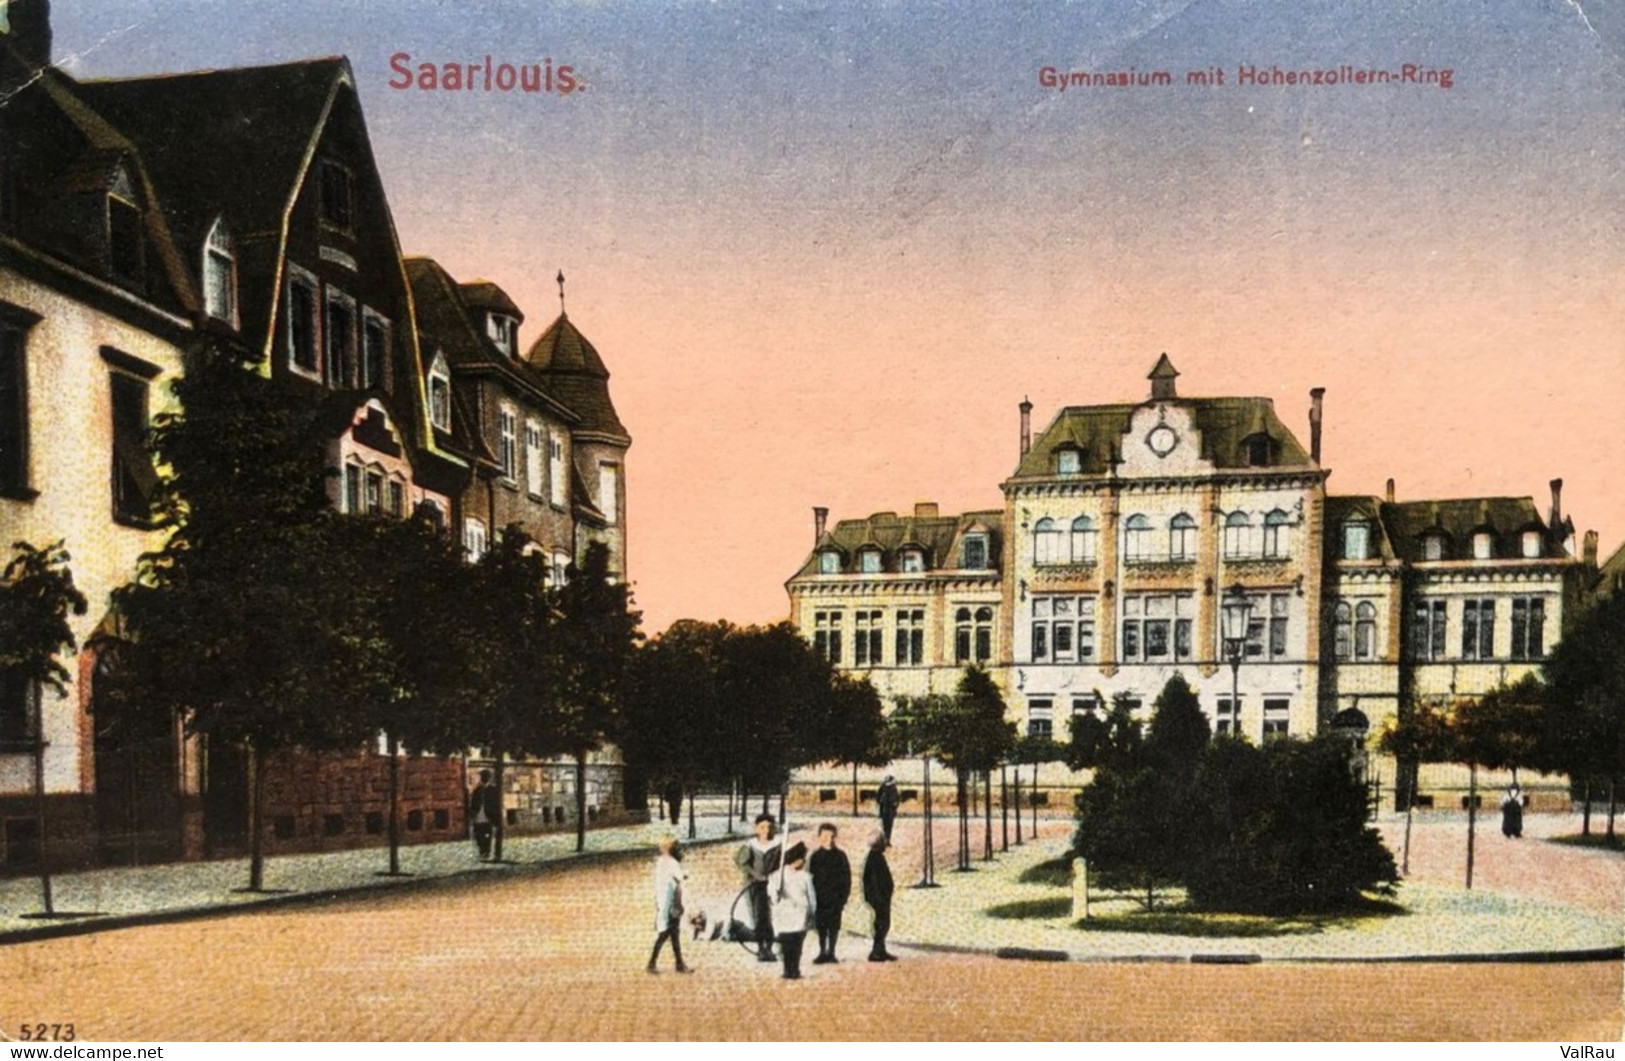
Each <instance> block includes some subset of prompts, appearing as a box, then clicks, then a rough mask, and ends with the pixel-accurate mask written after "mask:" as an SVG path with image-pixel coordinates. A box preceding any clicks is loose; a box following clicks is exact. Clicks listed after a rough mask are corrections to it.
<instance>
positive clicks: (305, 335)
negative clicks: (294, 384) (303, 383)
mask: <svg viewBox="0 0 1625 1061" xmlns="http://www.w3.org/2000/svg"><path fill="white" fill-rule="evenodd" d="M318 331H319V329H318V325H317V321H316V284H315V281H314V280H312V279H309V278H307V277H306V276H305V275H304V274H301V273H290V274H289V276H288V362H289V364H291V365H292V366H293V367H294V368H295V369H297V370H298V371H300V372H303V373H305V374H306V375H310V376H318V375H320V373H321V370H322V359H321V352H320V349H319V348H318V347H317V345H316V339H317V333H318Z"/></svg>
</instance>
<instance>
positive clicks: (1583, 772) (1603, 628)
mask: <svg viewBox="0 0 1625 1061" xmlns="http://www.w3.org/2000/svg"><path fill="white" fill-rule="evenodd" d="M1621 646H1625V594H1615V595H1614V596H1611V597H1608V598H1605V599H1603V600H1601V601H1599V602H1598V603H1597V604H1595V605H1594V606H1593V607H1592V608H1591V609H1590V610H1589V611H1587V612H1586V613H1585V614H1584V615H1582V616H1581V617H1580V619H1579V621H1578V622H1577V623H1576V624H1575V625H1574V627H1573V628H1572V629H1571V630H1569V631H1568V633H1566V634H1565V635H1564V637H1563V640H1562V641H1560V642H1559V643H1558V645H1557V647H1556V648H1555V649H1554V650H1553V652H1552V655H1551V657H1550V658H1549V659H1547V661H1546V664H1545V667H1544V668H1543V670H1544V673H1545V677H1546V686H1547V697H1546V704H1547V711H1546V721H1545V725H1544V727H1543V743H1544V745H1545V747H1546V751H1547V755H1548V757H1549V762H1550V765H1551V766H1553V767H1554V768H1556V769H1559V770H1562V771H1563V772H1564V773H1566V774H1568V775H1569V777H1570V779H1571V780H1572V781H1574V782H1575V783H1576V784H1577V785H1579V786H1580V787H1581V788H1582V789H1583V790H1584V792H1585V807H1586V817H1585V831H1586V833H1587V834H1589V833H1590V831H1591V800H1590V790H1591V786H1592V785H1602V786H1606V787H1607V789H1608V836H1609V838H1610V839H1613V837H1614V808H1615V805H1616V797H1617V794H1618V786H1619V783H1620V782H1621V781H1622V780H1625V651H1622V650H1621Z"/></svg>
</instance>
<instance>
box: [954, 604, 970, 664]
mask: <svg viewBox="0 0 1625 1061" xmlns="http://www.w3.org/2000/svg"><path fill="white" fill-rule="evenodd" d="M970 648H971V621H970V609H969V608H961V609H959V610H958V611H956V612H955V613H954V662H955V663H969V662H970Z"/></svg>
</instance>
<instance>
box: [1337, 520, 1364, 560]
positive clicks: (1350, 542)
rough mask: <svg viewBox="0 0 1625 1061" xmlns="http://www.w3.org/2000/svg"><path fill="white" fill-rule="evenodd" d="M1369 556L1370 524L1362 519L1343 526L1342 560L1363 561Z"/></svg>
mask: <svg viewBox="0 0 1625 1061" xmlns="http://www.w3.org/2000/svg"><path fill="white" fill-rule="evenodd" d="M1370 556H1371V524H1369V523H1367V522H1366V521H1365V520H1363V519H1358V520H1350V521H1349V522H1347V523H1345V524H1343V559H1345V560H1365V559H1368V558H1369V557H1370Z"/></svg>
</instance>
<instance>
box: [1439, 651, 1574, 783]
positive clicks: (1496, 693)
mask: <svg viewBox="0 0 1625 1061" xmlns="http://www.w3.org/2000/svg"><path fill="white" fill-rule="evenodd" d="M1545 701H1546V688H1545V686H1544V685H1542V684H1541V681H1540V679H1539V678H1537V677H1536V676H1535V675H1533V674H1526V675H1524V676H1523V677H1522V678H1520V679H1518V681H1516V682H1514V683H1512V684H1511V685H1501V686H1497V687H1496V688H1494V689H1491V690H1490V691H1489V692H1487V693H1485V694H1484V695H1483V696H1481V697H1480V698H1478V699H1477V700H1468V701H1464V702H1463V703H1462V704H1461V705H1460V706H1459V707H1458V708H1457V709H1456V717H1455V726H1456V730H1457V736H1458V739H1459V740H1460V741H1461V743H1462V746H1463V748H1464V749H1466V750H1467V758H1469V759H1470V760H1471V761H1473V762H1476V763H1478V764H1479V765H1480V766H1483V767H1485V768H1487V769H1490V770H1511V771H1512V779H1513V781H1517V779H1518V770H1519V768H1520V767H1532V768H1535V769H1540V768H1541V767H1542V766H1544V765H1545V764H1546V763H1548V762H1550V761H1551V757H1550V756H1549V754H1548V750H1547V748H1546V747H1545V744H1544V731H1545V721H1546V720H1545V711H1546V706H1545Z"/></svg>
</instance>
